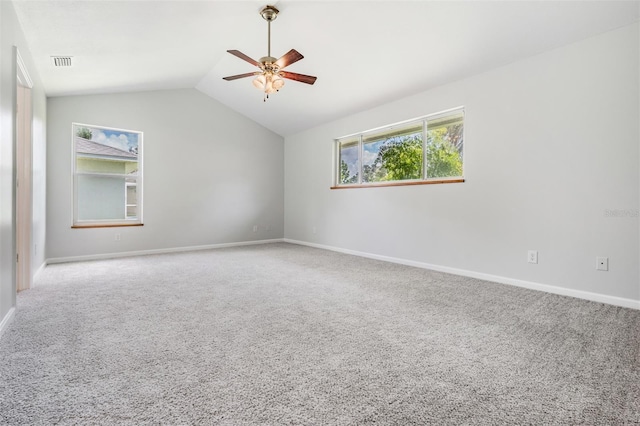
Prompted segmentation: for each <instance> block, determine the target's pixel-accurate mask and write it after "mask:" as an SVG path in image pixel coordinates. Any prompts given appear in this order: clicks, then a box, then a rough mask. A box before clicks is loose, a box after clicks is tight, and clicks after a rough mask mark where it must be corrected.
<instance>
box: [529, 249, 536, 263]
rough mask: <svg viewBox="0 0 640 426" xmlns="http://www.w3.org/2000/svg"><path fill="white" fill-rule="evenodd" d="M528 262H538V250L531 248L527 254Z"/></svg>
mask: <svg viewBox="0 0 640 426" xmlns="http://www.w3.org/2000/svg"><path fill="white" fill-rule="evenodd" d="M527 262H529V263H538V251H537V250H529V252H528V254H527Z"/></svg>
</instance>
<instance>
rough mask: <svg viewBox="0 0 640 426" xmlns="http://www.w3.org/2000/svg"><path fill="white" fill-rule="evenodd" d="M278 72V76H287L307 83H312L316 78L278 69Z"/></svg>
mask: <svg viewBox="0 0 640 426" xmlns="http://www.w3.org/2000/svg"><path fill="white" fill-rule="evenodd" d="M278 74H280V76H281V77H283V78H288V79H289V80H295V81H299V82H301V83H307V84H313V83H315V82H316V80H317V79H318V77H314V76H312V75H304V74H297V73H295V72H289V71H280V72H279V73H278Z"/></svg>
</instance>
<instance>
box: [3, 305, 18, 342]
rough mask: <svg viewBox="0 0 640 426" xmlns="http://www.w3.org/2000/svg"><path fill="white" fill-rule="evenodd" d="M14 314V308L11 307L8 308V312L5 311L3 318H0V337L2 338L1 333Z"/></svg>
mask: <svg viewBox="0 0 640 426" xmlns="http://www.w3.org/2000/svg"><path fill="white" fill-rule="evenodd" d="M15 315H16V308H15V307H12V308H11V309H9V312H7V315H5V316H4V318H2V321H1V322H0V339H1V338H2V335H3V334H4V331H5V330H6V328H7V327H8V326H9V324H11V322H12V321H13V318H14V317H15Z"/></svg>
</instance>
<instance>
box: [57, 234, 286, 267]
mask: <svg viewBox="0 0 640 426" xmlns="http://www.w3.org/2000/svg"><path fill="white" fill-rule="evenodd" d="M281 242H284V239H283V238H276V239H271V240H254V241H241V242H236V243H222V244H208V245H203V246H189V247H171V248H164V249H151V250H137V251H126V252H120V253H104V254H91V255H86V256H69V257H54V258H51V259H47V260H46V262H45V264H46V265H50V264H53V263H66V262H81V261H84V260H100V259H114V258H118V257H131V256H145V255H149V254H162V253H179V252H185V251H199V250H210V249H218V248H225V247H239V246H253V245H258V244H269V243H281Z"/></svg>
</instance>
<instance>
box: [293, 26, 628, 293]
mask: <svg viewBox="0 0 640 426" xmlns="http://www.w3.org/2000/svg"><path fill="white" fill-rule="evenodd" d="M638 39H639V37H638V24H637V23H636V24H634V25H631V26H628V27H624V28H621V29H618V30H615V31H612V32H609V33H606V34H603V35H600V36H597V37H593V38H589V39H586V40H584V41H581V42H578V43H575V44H572V45H568V46H565V47H562V48H559V49H556V50H553V51H549V52H546V53H543V54H540V55H538V56H535V57H532V58H529V59H526V60H523V61H519V62H516V63H513V64H510V65H507V66H504V67H501V68H499V69H495V70H493V71H490V72H486V73H484V74H481V75H478V76H475V77H472V78H468V79H465V80H461V81H458V82H456V83H453V84H449V85H446V86H442V87H439V88H435V89H433V90H430V91H427V92H424V93H419V94H416V95H414V96H412V97H409V98H406V99H402V100H400V101H397V102H394V103H391V104H387V105H383V106H380V107H379V108H375V109H372V110H370V111H366V112H362V113H359V114H356V115H353V116H350V117H345V118H344V119H341V120H338V121H335V122H332V123H328V124H326V125H323V126H319V127H317V128H314V129H311V130H308V131H305V132H302V133H300V134H297V135H293V136H290V137H287V138H286V139H285V176H286V180H285V224H286V228H285V237H286V238H287V239H291V240H297V241H302V242H306V243H313V244H318V245H323V246H327V247H331V248H337V249H342V250H352V251H356V252H360V253H366V254H372V255H379V256H386V257H389V258H395V259H401V260H406V261H413V262H420V263H423V264H428V265H433V266H435V267H446V268H450V269H451V270H457V271H460V272H464V273H481V274H487V275H488V276H493V277H502V278H505V279H514V280H522V281H523V282H530V283H539V284H543V285H551V286H555V287H559V288H565V289H570V290H576V291H578V292H589V293H596V294H600V295H607V296H611V297H613V298H623V299H625V300H631V301H640V285H639V269H638V264H639V262H638V259H639V258H640V256H639V248H638V245H639V239H638V235H639V227H638V217H637V211H638V208H639V203H638V194H639V174H638V171H639V161H638V158H639V140H640V134H639V113H640V111H639V108H638V99H639V91H638V81H639V69H638V61H639V57H638V56H639V55H638V51H639V43H638ZM336 101H337V102H339V100H336ZM461 105H464V106H465V112H466V121H465V125H466V132H465V163H464V168H465V177H466V182H465V183H460V184H447V185H421V186H403V187H389V188H370V189H341V190H330V189H329V187H330V186H331V184H332V177H333V176H332V163H333V157H332V144H333V139H334V138H337V137H340V136H343V135H348V134H353V133H356V132H359V131H363V130H367V129H371V128H375V127H379V126H383V125H385V124H390V123H394V122H398V121H401V120H406V119H410V118H413V117H418V116H421V115H424V114H429V113H435V112H438V111H442V110H445V109H448V108H452V107H457V106H461ZM608 210H617V211H624V212H628V214H627V215H626V216H625V215H624V214H623V217H611V216H607V213H606V212H607V211H608ZM314 227H315V229H316V232H315V233H314V232H313V230H314ZM527 250H538V251H539V264H537V265H534V264H529V263H527ZM596 256H608V257H609V258H610V271H609V272H599V271H596V270H595V263H596ZM634 303H635V302H634ZM637 306H640V305H637Z"/></svg>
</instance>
